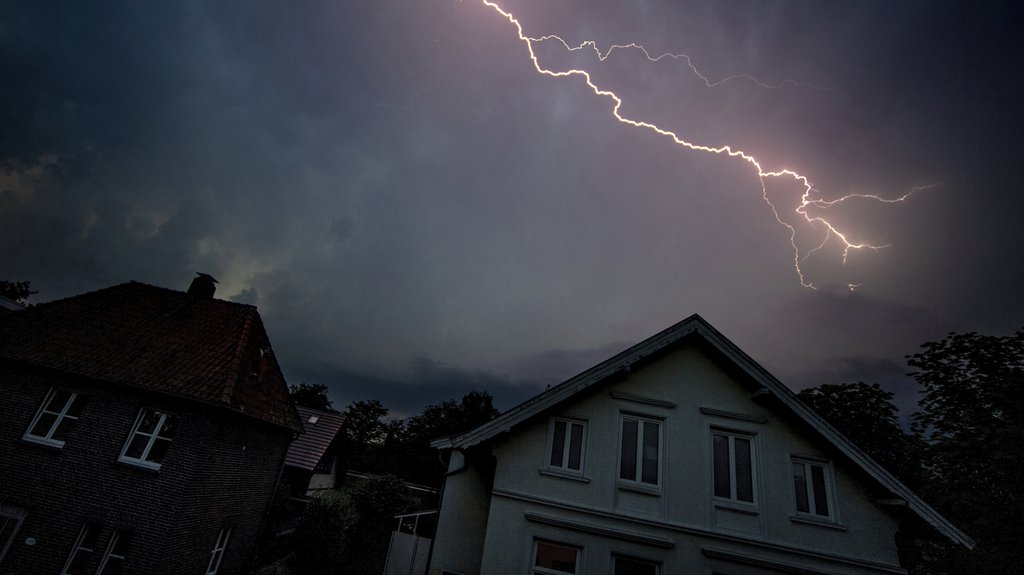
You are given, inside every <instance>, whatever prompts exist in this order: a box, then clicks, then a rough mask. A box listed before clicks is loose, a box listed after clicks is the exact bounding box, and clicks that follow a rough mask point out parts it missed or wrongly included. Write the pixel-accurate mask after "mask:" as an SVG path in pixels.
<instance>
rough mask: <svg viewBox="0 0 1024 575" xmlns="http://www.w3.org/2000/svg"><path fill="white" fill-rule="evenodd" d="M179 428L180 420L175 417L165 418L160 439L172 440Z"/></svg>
mask: <svg viewBox="0 0 1024 575" xmlns="http://www.w3.org/2000/svg"><path fill="white" fill-rule="evenodd" d="M177 428H178V420H177V418H175V417H174V416H173V415H168V416H167V417H166V418H164V424H163V425H162V426H161V427H160V433H159V435H160V437H163V438H166V439H171V438H172V437H174V431H175V430H176V429H177Z"/></svg>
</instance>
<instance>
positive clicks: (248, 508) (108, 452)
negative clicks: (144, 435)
mask: <svg viewBox="0 0 1024 575" xmlns="http://www.w3.org/2000/svg"><path fill="white" fill-rule="evenodd" d="M51 385H60V386H62V387H65V388H67V389H71V390H73V391H77V392H79V393H80V394H82V395H83V396H84V397H85V399H86V403H85V405H84V408H83V410H82V413H81V417H80V419H79V420H78V421H77V422H76V423H75V427H74V428H73V429H72V431H71V433H70V435H69V437H68V439H67V441H66V443H65V445H64V447H63V448H60V449H57V448H52V447H47V446H42V445H37V444H33V443H29V442H25V441H23V440H22V439H21V437H22V435H23V434H24V432H25V430H26V429H27V427H28V425H29V423H30V422H31V420H32V418H33V416H34V415H35V413H36V411H37V410H38V408H39V406H40V404H41V403H42V401H43V398H44V397H45V396H46V393H47V391H48V390H49V388H50V386H51ZM142 407H151V408H154V409H159V410H165V411H167V412H169V413H173V414H175V415H176V416H177V430H176V433H175V437H174V440H173V442H172V445H171V447H170V450H169V451H168V453H167V456H166V458H165V459H164V461H163V463H162V465H161V468H160V470H159V471H151V470H147V469H142V468H139V467H136V466H132V465H128V464H124V463H119V462H118V461H117V458H118V455H119V454H120V451H121V448H122V446H123V445H124V442H125V440H126V439H127V436H128V433H129V432H130V431H131V428H132V425H133V423H134V421H135V417H136V415H137V414H138V412H139V409H140V408H142ZM290 438H291V432H289V431H287V430H284V429H281V428H277V427H274V426H271V425H268V424H265V423H262V422H259V421H257V420H255V419H253V418H250V417H246V416H244V415H239V414H236V413H233V412H229V411H227V410H222V409H217V408H213V407H210V406H205V405H201V404H198V403H195V402H190V401H185V400H179V399H175V398H170V397H166V396H159V395H155V394H146V393H141V392H139V391H138V390H135V389H133V388H130V387H125V386H115V385H111V384H104V383H96V382H86V381H81V380H68V379H66V378H62V377H59V376H57V375H54V374H52V373H47V372H40V371H33V370H28V369H22V368H18V367H14V366H10V365H6V366H5V365H2V364H0V503H3V504H5V505H8V506H15V507H19V508H21V509H24V510H25V511H27V516H26V518H25V522H24V523H23V525H22V527H21V529H20V531H19V532H18V534H17V537H16V538H15V540H14V542H13V543H12V545H11V548H10V549H9V550H8V552H7V556H6V557H5V559H4V560H3V562H2V563H0V574H6V573H12V572H16V573H37V572H38V573H57V572H59V570H60V568H61V566H62V565H63V564H64V561H65V560H66V559H67V556H68V554H69V552H70V550H71V548H72V546H73V545H74V541H75V538H76V537H77V535H78V532H79V530H80V529H81V526H82V524H83V522H85V521H86V520H87V519H89V518H90V517H92V518H94V520H96V521H97V523H96V525H97V526H98V527H99V528H100V529H101V531H100V537H99V541H98V543H97V550H96V552H95V553H94V555H95V560H96V561H98V560H99V557H100V556H101V555H102V553H103V549H104V548H105V546H106V544H107V542H108V541H109V539H110V536H111V534H112V533H113V530H114V528H115V526H116V525H118V524H119V523H120V524H131V525H133V539H132V542H131V546H130V549H129V552H128V560H127V562H126V564H125V567H126V569H125V573H139V574H142V573H153V574H164V573H166V574H178V573H181V574H185V573H189V574H193V573H205V568H206V565H207V562H208V560H209V554H210V551H211V550H212V549H213V546H214V543H215V542H216V538H217V533H218V532H219V530H220V529H221V527H223V526H225V525H232V526H233V527H234V530H233V533H232V537H231V541H230V542H229V544H228V549H227V553H226V555H225V558H224V562H223V563H222V566H221V570H220V573H222V574H227V573H244V570H245V568H246V567H247V566H248V560H249V559H250V558H251V557H252V555H253V552H254V543H255V538H256V536H257V533H258V530H259V527H260V525H261V523H262V521H263V519H264V516H265V511H266V507H267V505H268V503H269V501H270V497H271V496H272V492H273V488H274V485H275V482H276V480H277V477H278V473H279V471H280V469H281V466H282V464H283V461H284V456H285V452H286V450H287V444H288V441H289V440H290ZM29 537H31V538H33V539H35V540H36V543H35V545H31V546H29V545H26V544H25V539H26V538H29Z"/></svg>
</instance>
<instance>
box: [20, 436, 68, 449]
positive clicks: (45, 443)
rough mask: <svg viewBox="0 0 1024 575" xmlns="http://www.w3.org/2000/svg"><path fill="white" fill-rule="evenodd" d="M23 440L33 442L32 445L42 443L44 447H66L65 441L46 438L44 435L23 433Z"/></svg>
mask: <svg viewBox="0 0 1024 575" xmlns="http://www.w3.org/2000/svg"><path fill="white" fill-rule="evenodd" d="M21 440H22V441H24V442H25V443H31V444H32V445H41V446H43V447H49V448H50V449H56V450H60V449H64V442H63V441H58V440H55V439H44V438H42V437H35V436H32V435H22V436H21Z"/></svg>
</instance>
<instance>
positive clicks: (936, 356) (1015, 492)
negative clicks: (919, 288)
mask: <svg viewBox="0 0 1024 575" xmlns="http://www.w3.org/2000/svg"><path fill="white" fill-rule="evenodd" d="M922 349H923V351H921V352H919V353H915V354H913V355H909V356H907V360H908V361H907V363H908V364H909V365H910V367H911V368H912V371H911V372H910V375H911V376H912V377H914V379H915V380H917V382H918V383H919V384H920V386H921V400H920V402H919V403H918V407H919V411H918V412H917V413H914V414H912V415H911V422H912V426H911V431H910V432H906V431H904V430H903V429H902V428H901V427H900V425H899V421H898V412H897V408H896V406H895V405H894V404H893V403H892V399H893V395H892V394H891V393H889V392H887V391H885V390H883V389H882V388H881V387H879V386H878V385H877V384H873V385H868V384H865V383H860V382H859V383H848V384H843V385H821V386H819V387H815V388H811V389H805V390H803V391H801V392H800V393H799V394H798V396H799V397H800V398H801V399H802V400H803V401H804V402H806V403H807V404H809V405H810V406H811V407H812V408H814V409H815V410H816V411H817V412H818V413H819V414H820V415H821V416H822V417H824V418H825V419H826V420H827V421H828V422H829V423H831V424H832V425H833V426H835V427H836V428H837V429H838V430H839V431H841V432H842V433H843V434H844V435H846V436H847V437H848V438H849V439H850V440H852V441H853V442H854V443H855V444H857V446H858V447H860V448H861V449H862V450H863V451H864V452H866V453H867V454H868V455H870V456H871V457H872V458H874V459H875V460H876V461H877V462H879V463H880V464H882V465H883V466H885V467H886V468H887V469H888V470H889V471H890V472H891V473H893V474H894V475H896V476H897V477H898V478H899V479H900V480H902V481H903V482H904V483H906V484H907V485H908V486H909V487H911V488H912V489H914V490H916V491H917V492H918V493H920V494H921V495H922V496H923V497H924V499H925V500H926V501H927V502H928V503H929V504H931V505H932V506H934V507H935V508H936V509H938V511H939V512H941V513H942V514H943V515H945V516H946V517H947V518H948V519H950V520H951V521H952V522H953V523H954V524H956V525H957V526H958V527H959V528H960V529H962V530H963V531H965V532H966V533H967V534H968V535H970V536H971V537H972V538H974V540H975V541H976V543H977V547H976V548H975V549H974V550H973V551H967V550H965V549H963V548H960V547H954V546H951V545H949V544H947V543H945V542H944V541H943V540H942V539H941V538H940V537H938V536H937V535H936V534H935V533H932V532H931V531H930V529H929V528H927V527H926V526H924V525H921V524H918V523H915V522H913V521H907V522H906V523H905V524H904V526H903V527H902V529H901V535H902V536H903V538H905V539H906V540H907V542H908V543H910V545H908V546H906V547H907V548H909V549H912V550H913V553H912V556H910V557H905V558H904V560H905V562H906V563H907V564H908V566H909V567H911V572H912V573H922V574H924V573H927V574H932V573H934V574H949V575H952V574H967V573H972V574H973V573H987V574H998V573H1017V572H1018V569H1019V568H1020V561H1019V557H1020V552H1021V551H1020V550H1021V548H1022V546H1024V520H1022V517H1024V498H1022V496H1021V488H1022V486H1024V447H1022V445H1021V441H1022V439H1024V405H1022V398H1024V332H1022V331H1018V332H1017V333H1015V334H1014V335H1012V336H1006V337H996V336H987V335H979V334H977V333H966V334H955V333H951V334H949V335H948V336H947V337H945V338H944V339H942V340H939V341H935V342H928V343H925V344H924V345H923V346H922Z"/></svg>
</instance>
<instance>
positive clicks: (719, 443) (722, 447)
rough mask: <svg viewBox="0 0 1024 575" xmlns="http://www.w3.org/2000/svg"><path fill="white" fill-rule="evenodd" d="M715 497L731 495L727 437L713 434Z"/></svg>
mask: <svg viewBox="0 0 1024 575" xmlns="http://www.w3.org/2000/svg"><path fill="white" fill-rule="evenodd" d="M713 460H714V461H713V465H714V475H715V477H714V483H715V497H732V492H731V489H730V481H729V438H728V437H727V436H725V435H717V434H716V435H714V455H713Z"/></svg>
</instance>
